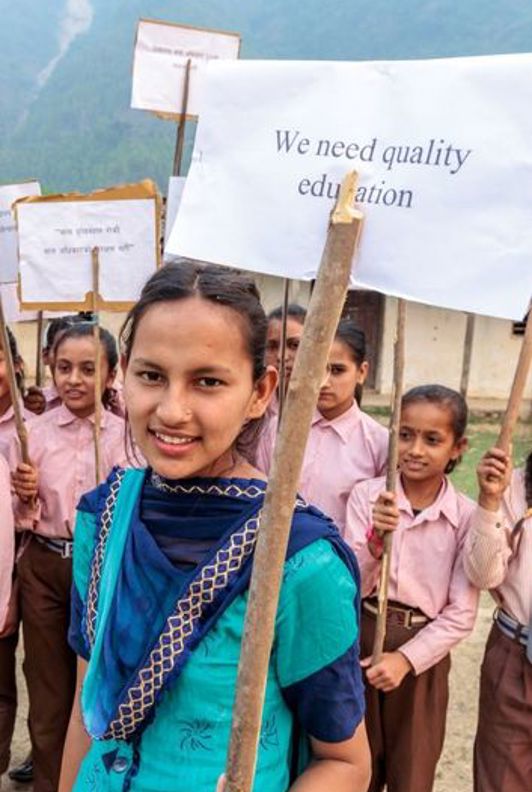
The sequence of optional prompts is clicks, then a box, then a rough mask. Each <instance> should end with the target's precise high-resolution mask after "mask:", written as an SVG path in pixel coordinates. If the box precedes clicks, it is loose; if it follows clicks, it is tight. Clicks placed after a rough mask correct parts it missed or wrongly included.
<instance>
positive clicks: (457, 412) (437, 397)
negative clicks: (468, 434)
mask: <svg viewBox="0 0 532 792" xmlns="http://www.w3.org/2000/svg"><path fill="white" fill-rule="evenodd" d="M416 402H428V403H429V404H437V405H438V406H439V407H442V408H444V409H446V410H448V412H449V414H450V416H451V427H452V430H453V434H454V438H455V440H461V439H462V437H463V436H464V434H465V430H466V427H467V417H468V409H467V403H466V400H465V399H464V397H463V396H462V395H461V394H460V393H458V391H455V390H453V389H452V388H446V387H445V385H418V386H417V387H416V388H411V389H410V390H409V391H407V392H406V393H405V394H404V396H403V398H402V399H401V407H402V408H404V407H406V406H407V405H409V404H415V403H416ZM461 460H462V457H461V456H460V457H458V459H451V460H449V462H448V463H447V467H446V468H445V473H451V472H452V471H453V470H454V469H455V467H456V466H457V465H458V464H459V463H460V462H461Z"/></svg>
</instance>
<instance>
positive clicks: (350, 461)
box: [256, 319, 388, 533]
mask: <svg viewBox="0 0 532 792" xmlns="http://www.w3.org/2000/svg"><path fill="white" fill-rule="evenodd" d="M367 375H368V361H367V356H366V339H365V336H364V333H363V332H362V331H361V330H359V329H358V328H357V327H356V325H355V324H354V323H353V322H351V321H350V320H347V319H344V320H342V321H341V322H340V324H339V326H338V330H337V332H336V337H335V340H334V343H333V345H332V347H331V352H330V355H329V361H328V365H327V374H326V377H325V379H324V381H323V384H322V387H321V390H320V395H319V399H318V404H317V408H316V412H315V414H314V418H313V420H312V426H311V430H310V435H309V439H308V443H307V448H306V451H305V458H304V461H303V469H302V472H301V480H300V484H299V492H300V494H301V495H302V496H303V497H304V498H305V499H306V500H307V501H308V502H309V503H313V504H315V505H316V506H319V508H320V509H322V510H323V511H324V512H325V514H327V515H328V516H329V517H331V519H332V520H334V522H335V523H336V525H337V526H338V528H339V530H340V532H341V533H342V532H343V531H344V528H345V509H346V503H347V498H348V497H349V493H350V492H351V490H352V489H353V487H354V485H355V484H356V483H357V482H358V481H364V480H365V479H368V478H375V477H376V476H380V475H382V474H383V473H384V470H385V467H386V459H387V456H388V431H387V429H386V428H385V427H384V426H382V425H381V424H379V423H378V422H377V421H375V419H373V418H371V416H369V415H367V414H366V413H365V412H363V411H362V410H361V409H360V407H359V404H358V402H357V399H356V394H357V393H358V395H359V397H360V392H361V388H362V387H363V384H364V382H365V380H366V377H367ZM276 433H277V422H270V424H269V425H268V427H267V428H266V430H265V432H264V433H263V434H262V435H261V438H260V440H259V444H258V448H257V454H256V460H257V466H258V467H259V468H260V469H261V470H263V471H264V472H265V473H268V472H269V469H270V464H271V460H272V458H273V449H274V446H275V437H276Z"/></svg>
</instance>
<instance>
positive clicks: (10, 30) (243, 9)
mask: <svg viewBox="0 0 532 792" xmlns="http://www.w3.org/2000/svg"><path fill="white" fill-rule="evenodd" d="M76 15H77V16H76ZM80 15H81V16H83V15H85V16H87V15H88V17H89V18H90V17H91V21H90V26H89V27H88V29H87V30H86V31H85V32H84V33H81V34H80V35H78V36H77V37H75V38H73V40H72V42H71V44H70V45H69V46H67V48H66V51H65V53H64V55H63V57H62V58H61V59H60V60H59V62H58V64H57V66H56V68H55V70H54V71H53V72H52V74H51V76H50V77H49V79H48V80H47V81H45V82H44V84H43V77H42V75H43V70H44V69H45V68H46V66H47V65H48V64H49V63H50V60H51V59H52V58H53V57H54V56H55V55H57V53H58V51H59V46H60V42H61V36H63V42H64V39H65V35H66V38H67V39H68V35H67V34H68V29H67V31H66V34H65V19H67V20H70V22H69V25H70V27H72V25H74V27H75V25H76V18H77V17H79V16H80ZM139 16H145V17H153V18H159V19H168V20H172V21H176V22H188V23H191V24H196V25H205V26H209V27H221V28H224V29H228V30H238V31H240V32H241V34H242V36H243V46H242V57H244V58H257V57H260V58H309V59H350V60H355V59H367V58H421V57H440V56H450V55H474V54H485V53H499V52H518V51H529V50H532V3H531V2H530V0H498V2H496V0H462V2H461V3H457V2H456V0H335V2H334V3H333V2H328V0H304V2H302V0H203V2H201V3H199V2H198V0H0V19H1V24H0V134H1V138H0V182H6V181H11V180H16V179H24V178H28V177H36V178H39V179H40V180H41V182H42V184H43V186H44V187H45V188H46V189H47V190H53V191H56V190H71V189H83V190H86V189H90V188H93V187H98V186H104V185H106V184H112V183H115V182H120V181H132V180H136V179H139V178H142V177H145V176H151V177H152V178H155V179H156V180H157V181H158V183H159V186H160V187H161V188H162V189H163V190H164V189H165V185H166V179H167V176H168V174H169V170H170V167H171V162H172V152H173V143H174V135H175V128H174V125H173V124H172V123H169V122H164V121H160V120H158V119H155V118H152V117H150V116H149V115H148V114H145V113H142V112H139V111H134V110H130V109H129V99H130V86H131V57H132V47H133V39H134V34H135V27H136V22H137V19H138V18H139ZM61 26H62V27H61ZM67 28H68V26H67ZM39 75H41V78H40V82H39Z"/></svg>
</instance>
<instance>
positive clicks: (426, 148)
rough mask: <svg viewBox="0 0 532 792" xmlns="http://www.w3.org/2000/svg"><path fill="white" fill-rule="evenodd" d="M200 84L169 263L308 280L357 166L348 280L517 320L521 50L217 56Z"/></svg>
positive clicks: (521, 259)
mask: <svg viewBox="0 0 532 792" xmlns="http://www.w3.org/2000/svg"><path fill="white" fill-rule="evenodd" d="M203 78H204V79H203ZM202 82H203V86H202V95H203V105H202V113H201V118H200V121H199V125H198V131H197V135H196V143H195V149H194V155H193V162H192V167H191V169H190V172H189V174H188V177H187V184H186V186H185V190H184V193H183V199H182V202H181V206H180V209H179V212H178V215H177V219H176V222H175V224H174V227H173V229H172V233H171V235H170V239H169V241H168V245H167V252H168V253H172V254H176V255H183V256H190V257H192V258H198V259H201V260H205V261H212V262H217V263H220V264H230V265H232V266H234V267H237V268H240V269H250V270H254V271H256V272H262V273H267V274H272V275H280V276H283V277H290V278H302V279H310V278H314V277H315V276H316V272H317V270H318V266H319V262H320V259H321V255H322V251H323V246H324V242H325V238H326V232H327V226H328V220H329V213H330V210H331V208H332V206H333V205H334V202H335V199H336V196H337V194H338V191H339V185H340V183H341V181H342V180H343V178H344V176H345V174H346V173H347V172H349V171H351V170H356V171H358V173H359V175H360V181H359V188H358V191H357V196H356V200H357V203H358V206H359V208H360V209H361V210H362V211H363V212H364V215H365V222H364V229H363V232H362V238H361V245H360V250H359V254H358V256H357V259H356V265H355V271H354V272H355V276H356V281H357V283H358V284H360V285H362V286H366V287H368V288H371V289H376V290H378V291H382V292H384V293H387V294H392V295H397V296H401V297H406V298H407V299H411V300H417V301H420V302H424V303H429V304H433V305H438V306H442V307H447V308H456V309H459V310H464V311H471V312H473V313H479V314H487V315H492V316H497V317H502V318H515V319H521V318H522V316H523V314H524V313H525V311H526V310H527V306H528V301H529V299H530V296H531V294H532V113H531V112H530V108H531V107H532V55H530V54H516V55H501V56H490V57H476V58H452V59H445V60H427V61H395V62H393V61H392V62H361V63H341V62H314V63H313V62H308V61H307V62H295V61H252V60H247V61H237V62H228V61H218V62H216V63H210V64H208V65H207V66H206V67H205V69H204V70H203V71H202ZM206 228H208V229H209V233H205V229H206Z"/></svg>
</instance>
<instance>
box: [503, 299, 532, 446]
mask: <svg viewBox="0 0 532 792" xmlns="http://www.w3.org/2000/svg"><path fill="white" fill-rule="evenodd" d="M531 362H532V302H531V303H530V308H529V310H528V316H527V320H526V328H525V334H524V336H523V343H522V344H521V350H520V352H519V359H518V361H517V367H516V369H515V374H514V379H513V382H512V389H511V391H510V398H509V399H508V405H507V407H506V412H505V413H504V418H503V421H502V426H501V431H500V433H499V437H498V439H497V447H498V448H502V450H503V451H506V453H508V452H509V450H510V444H511V442H512V435H513V432H514V429H515V424H516V423H517V420H518V418H519V409H520V407H521V402H522V400H523V393H524V392H525V386H526V381H527V378H528V374H529V372H530V365H531Z"/></svg>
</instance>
